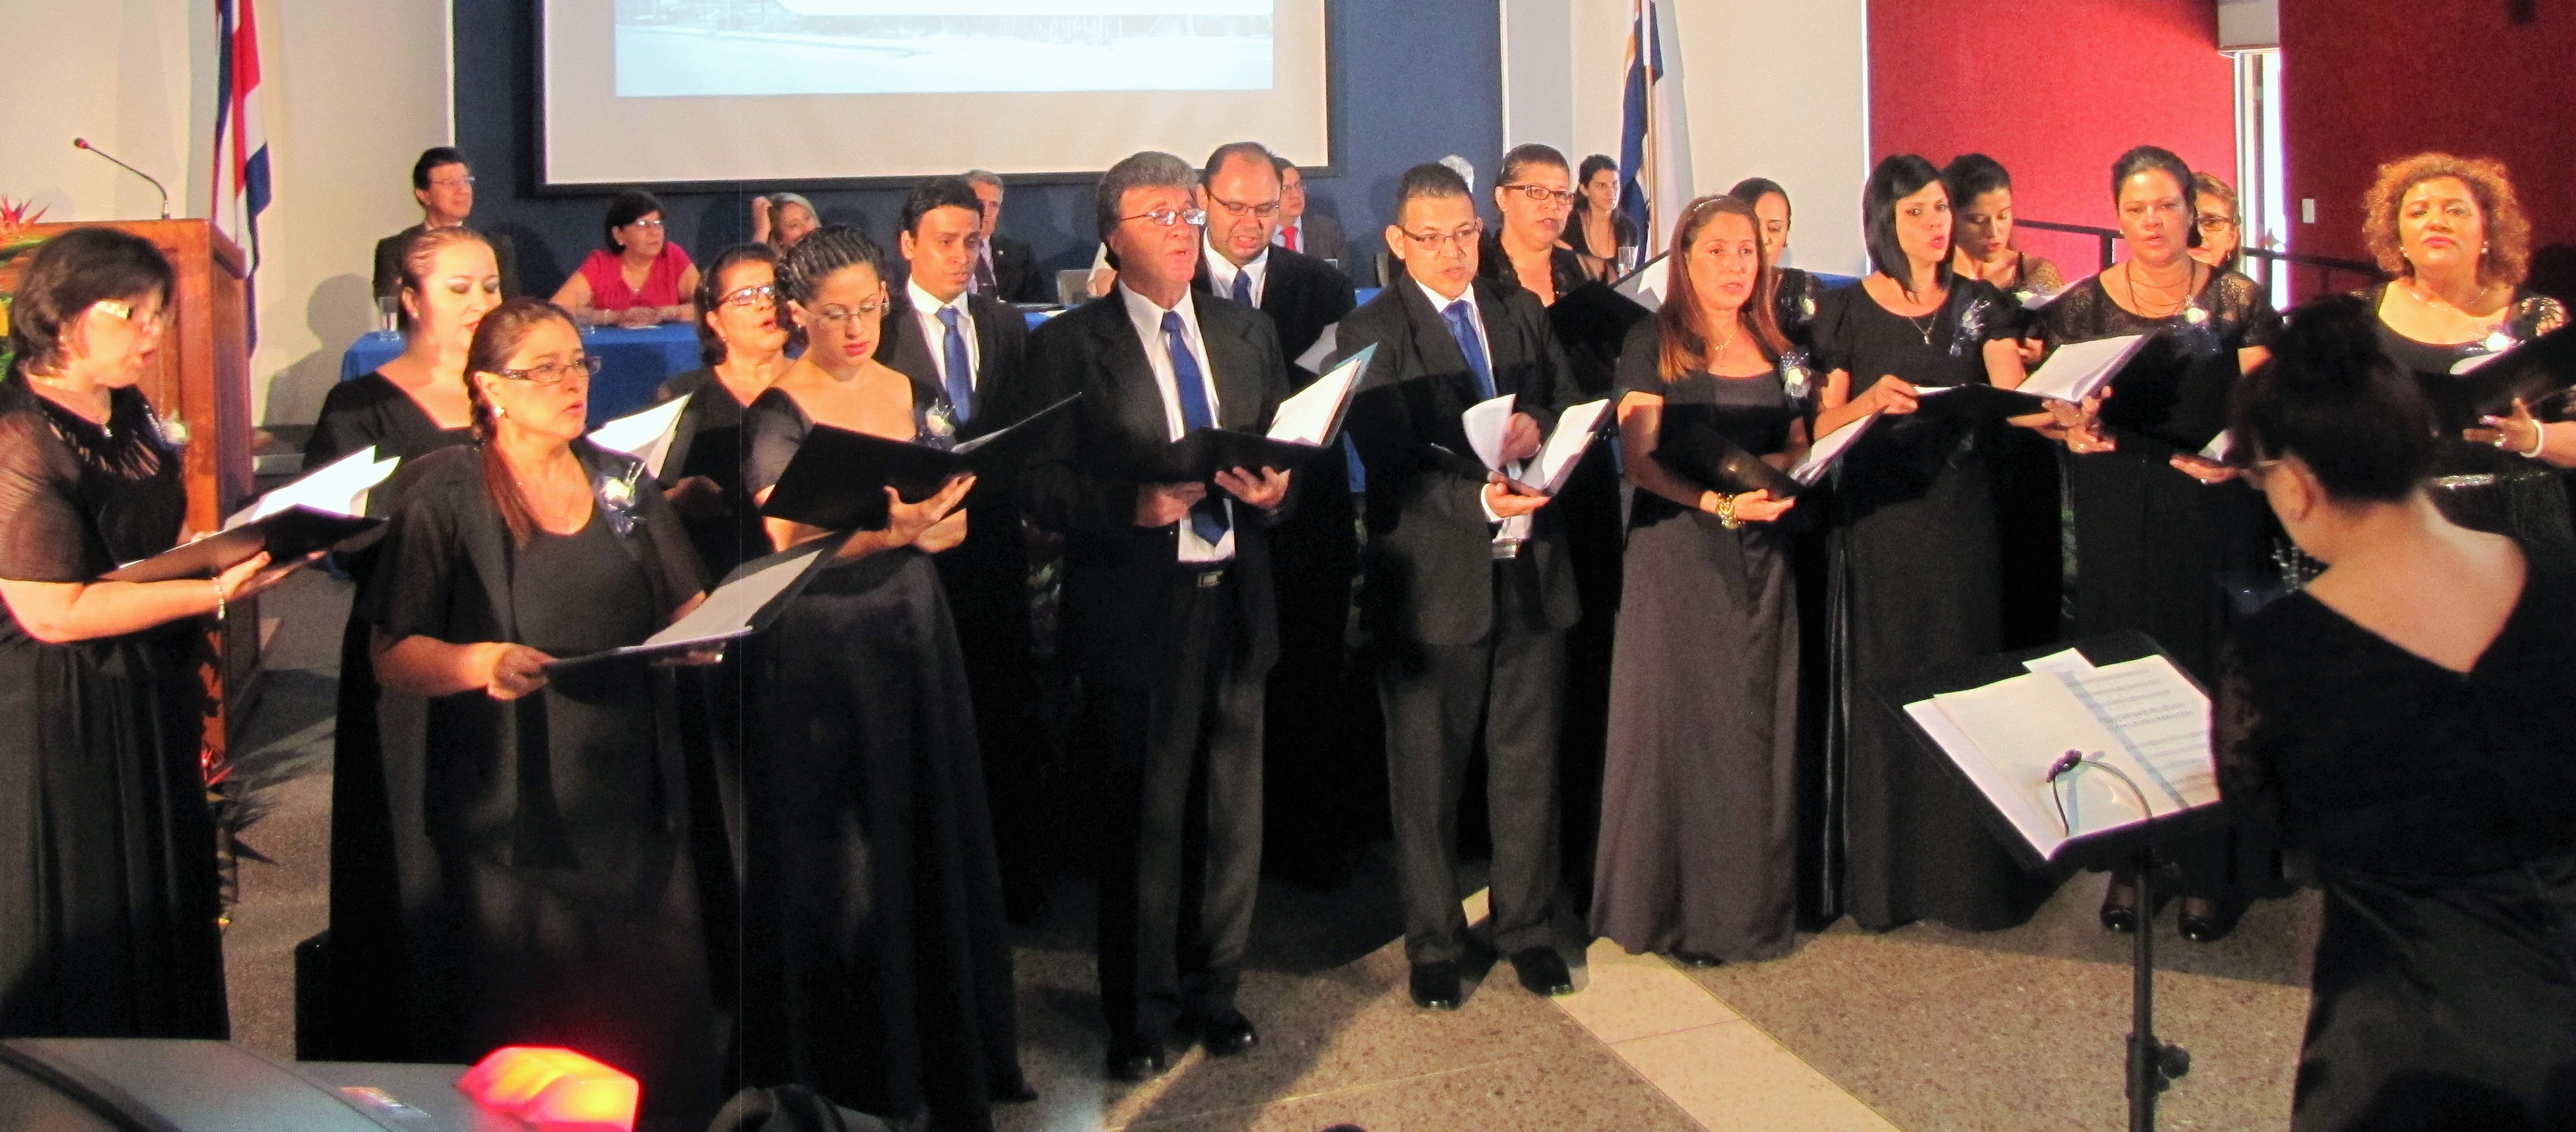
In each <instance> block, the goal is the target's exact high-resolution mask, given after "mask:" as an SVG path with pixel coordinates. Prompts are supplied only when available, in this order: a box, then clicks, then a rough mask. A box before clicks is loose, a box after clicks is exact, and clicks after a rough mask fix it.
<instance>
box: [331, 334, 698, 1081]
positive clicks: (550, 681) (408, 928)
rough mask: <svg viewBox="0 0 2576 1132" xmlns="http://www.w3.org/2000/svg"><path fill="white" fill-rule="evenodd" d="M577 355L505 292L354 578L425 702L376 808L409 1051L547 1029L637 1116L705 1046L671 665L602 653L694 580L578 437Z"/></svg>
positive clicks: (672, 603)
mask: <svg viewBox="0 0 2576 1132" xmlns="http://www.w3.org/2000/svg"><path fill="white" fill-rule="evenodd" d="M595 364H596V363H595V362H594V360H593V359H592V358H591V357H590V356H589V355H588V354H586V353H585V352H584V350H583V348H582V341H581V335H580V333H579V332H578V331H576V330H575V329H574V327H573V323H572V319H571V317H570V316H568V315H566V314H565V313H564V312H563V311H562V310H560V309H558V308H556V307H554V306H552V305H550V304H548V303H545V302H541V301H538V300H535V299H512V300H510V301H508V302H506V303H503V304H501V305H500V306H499V307H497V308H495V309H494V310H493V311H492V312H491V313H490V314H488V315H485V316H484V318H483V322H482V325H481V326H480V327H478V328H477V329H476V330H475V332H474V342H473V347H472V349H471V350H469V351H468V353H467V357H466V364H465V368H466V376H467V379H468V380H469V381H470V382H471V387H470V388H471V396H472V400H473V405H474V421H475V424H474V428H475V437H476V443H475V444H474V445H473V446H472V447H459V448H449V449H445V450H442V451H439V452H436V453H433V454H431V455H429V456H426V457H423V458H421V459H419V460H416V461H413V462H412V463H411V464H410V465H409V466H407V467H406V468H404V469H403V471H402V472H401V473H400V474H399V475H398V477H397V479H398V481H399V482H400V484H401V487H402V491H401V495H402V498H403V503H402V506H401V509H400V511H399V513H397V514H396V515H395V516H394V519H393V523H392V526H391V529H390V531H389V532H388V534H387V535H386V538H385V541H384V545H383V548H382V554H381V559H380V561H379V562H378V564H377V568H376V571H375V576H374V577H373V578H372V579H371V580H370V582H369V585H368V587H367V590H366V592H365V593H364V594H362V595H361V596H360V598H359V601H360V603H361V604H360V608H361V610H362V611H363V613H364V615H365V616H366V618H367V620H368V622H369V623H370V624H372V625H373V626H374V627H375V661H376V674H377V677H378V678H379V679H380V680H382V681H383V682H384V684H385V686H386V687H388V688H392V689H395V690H398V691H403V692H408V693H410V694H413V695H418V696H425V697H428V698H429V700H430V703H429V721H428V729H427V731H428V734H427V743H426V748H427V750H428V751H429V752H432V753H433V755H434V757H429V758H426V759H425V760H424V761H423V762H422V763H421V764H420V765H416V766H409V767H403V768H398V769H399V771H400V778H401V780H404V781H408V782H414V783H417V784H418V790H419V796H418V797H417V798H416V799H411V800H410V801H409V804H405V805H401V806H398V807H396V809H395V811H394V813H395V815H396V820H397V822H399V823H411V822H418V823H419V826H418V827H417V828H416V829H405V830H403V831H402V832H404V833H406V834H407V835H410V836H415V837H418V838H420V839H421V840H422V841H424V842H425V843H426V844H427V845H429V846H430V847H431V849H432V851H433V854H432V855H433V860H432V861H430V862H426V863H425V864H427V865H428V867H429V868H430V869H431V870H432V872H431V876H430V878H429V879H428V880H427V882H426V883H425V886H424V888H423V890H421V891H418V892H406V893H405V894H404V896H405V900H406V910H407V916H406V922H405V932H406V935H407V937H408V938H407V939H406V944H407V947H406V949H405V951H406V955H405V957H406V959H407V966H406V970H405V975H406V978H407V983H408V985H407V988H406V989H407V993H406V995H405V1001H406V1003H407V1004H408V1005H409V1007H410V1015H409V1017H408V1018H407V1019H406V1020H405V1021H406V1022H407V1024H408V1026H409V1027H410V1030H411V1038H412V1048H411V1050H410V1053H411V1056H413V1057H416V1058H421V1059H425V1060H433V1061H452V1062H463V1061H472V1060H474V1059H477V1058H479V1057H481V1056H483V1055H484V1054H485V1053H488V1052H490V1051H491V1050H492V1049H493V1048H494V1047H496V1046H502V1045H514V1044H516V1045H565V1046H570V1047H572V1048H575V1049H578V1050H581V1051H582V1052H584V1053H587V1054H590V1055H591V1056H593V1057H597V1058H599V1059H600V1060H602V1061H605V1062H607V1063H608V1064H610V1065H613V1066H616V1067H617V1068H619V1069H623V1070H625V1071H626V1072H628V1073H632V1074H634V1075H635V1076H636V1077H638V1078H640V1079H641V1080H642V1081H643V1083H644V1106H645V1108H644V1117H645V1125H644V1126H645V1127H665V1128H697V1127H701V1126H702V1125H703V1124H704V1123H705V1121H706V1120H707V1118H708V1117H709V1116H711V1115H713V1113H714V1110H715V1107H716V1104H717V1103H718V1102H719V1101H720V1100H721V1099H722V1098H721V1096H720V1090H721V1083H722V1074H723V1069H722V1066H721V1063H720V1048H719V1046H718V1041H717V1039H718V1028H717V1023H716V1013H715V1006H714V1001H715V999H714V994H713V990H712V984H713V977H712V974H711V972H710V970H709V964H708V959H707V951H706V946H705V938H706V937H705V934H704V924H703V920H702V917H701V914H700V907H701V904H700V898H701V893H700V888H699V886H700V883H701V880H702V878H703V877H707V876H711V875H720V874H721V872H722V870H708V869H700V868H698V867H697V862H696V861H695V860H694V858H693V855H692V854H691V852H690V844H691V838H690V835H689V827H688V823H689V814H690V812H691V807H690V804H689V793H688V783H687V776H686V774H685V772H684V770H683V767H684V765H685V764H684V761H683V755H682V752H681V750H680V745H679V739H678V735H677V729H676V727H674V726H673V715H674V713H673V710H672V705H673V702H674V701H673V695H672V692H671V684H670V682H669V680H668V679H667V676H668V673H667V672H663V671H659V670H655V669H650V668H647V667H645V666H644V665H643V664H642V662H640V661H631V660H629V661H607V662H600V663H594V664H590V665H587V666H584V667H581V668H574V669H566V670H563V671H560V672H557V673H555V674H553V675H552V676H549V675H548V673H547V671H546V669H545V667H544V666H545V664H546V662H547V661H549V660H551V659H553V658H554V657H556V656H571V655H577V654H584V653H591V652H597V651H601V650H605V649H611V648H617V647H620V646H624V645H632V644H636V643H639V642H641V641H643V640H644V639H645V638H646V637H648V636H651V635H652V634H653V633H654V632H655V631H657V630H659V629H661V628H662V627H663V626H664V625H666V624H668V623H670V621H671V620H672V619H674V618H675V617H677V616H679V615H680V614H681V613H684V612H686V611H687V610H688V609H689V608H691V607H692V606H694V605H695V604H696V603H697V602H698V600H699V599H700V596H701V594H700V584H699V579H698V563H697V556H696V555H695V554H693V553H692V552H691V550H690V547H689V541H688V536H687V534H686V533H685V532H683V531H682V530H681V528H680V524H679V520H678V518H677V517H676V516H674V515H673V514H672V513H671V510H670V507H669V505H668V504H666V503H664V502H663V499H662V494H661V492H659V491H657V490H655V489H654V484H653V479H652V476H651V475H650V473H648V472H647V471H646V470H645V469H644V467H643V465H642V464H641V462H639V461H637V460H635V459H633V458H632V457H629V456H626V455H623V454H621V453H616V452H610V451H607V450H605V449H602V448H599V447H597V446H596V445H593V444H591V443H590V442H589V441H587V440H585V439H583V433H584V432H585V431H586V429H587V427H588V424H587V420H586V419H585V417H584V413H583V410H584V409H585V408H586V402H587V400H588V396H589V387H590V376H591V373H592V370H593V368H594V366H595Z"/></svg>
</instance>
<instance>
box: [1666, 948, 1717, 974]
mask: <svg viewBox="0 0 2576 1132" xmlns="http://www.w3.org/2000/svg"><path fill="white" fill-rule="evenodd" d="M1673 962H1675V963H1679V964H1681V965H1682V966H1684V967H1688V968H1690V969H1692V970H1694V971H1705V970H1707V969H1709V968H1711V967H1716V966H1721V965H1723V964H1724V963H1725V962H1726V960H1723V959H1720V958H1718V957H1717V956H1714V955H1711V954H1709V953H1707V952H1705V951H1676V952H1673Z"/></svg>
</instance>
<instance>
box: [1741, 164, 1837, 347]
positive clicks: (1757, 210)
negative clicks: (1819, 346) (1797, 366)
mask: <svg viewBox="0 0 2576 1132" xmlns="http://www.w3.org/2000/svg"><path fill="white" fill-rule="evenodd" d="M1726 195H1728V196H1731V197H1734V198H1735V199H1737V200H1740V201H1743V202H1744V203H1746V204H1749V205H1752V206H1753V212H1754V215H1756V216H1759V217H1761V218H1762V259H1763V262H1765V263H1768V264H1770V265H1771V277H1772V283H1771V306H1772V315H1771V317H1772V319H1773V320H1774V321H1776V322H1778V323H1779V324H1780V333H1781V334H1782V335H1785V336H1786V337H1787V338H1788V339H1789V342H1790V344H1792V345H1796V346H1812V345H1814V339H1813V337H1812V336H1811V335H1809V334H1808V332H1807V324H1808V323H1810V322H1813V321H1815V318H1816V303H1817V302H1818V301H1819V300H1821V299H1823V298H1824V295H1825V286H1824V283H1823V282H1822V281H1821V280H1819V279H1817V278H1816V277H1815V276H1814V275H1811V274H1809V273H1807V272H1804V271H1800V270H1798V269H1797V268H1794V267H1788V266H1784V265H1785V264H1787V263H1788V262H1789V223H1790V221H1791V220H1792V219H1793V215H1792V213H1791V212H1790V210H1789V190H1787V189H1784V188H1781V187H1780V183H1779V182H1777V181H1774V180H1772V179H1770V178H1768V177H1747V178H1745V179H1743V180H1741V181H1738V182H1736V183H1735V187H1734V188H1731V189H1728V190H1726Z"/></svg>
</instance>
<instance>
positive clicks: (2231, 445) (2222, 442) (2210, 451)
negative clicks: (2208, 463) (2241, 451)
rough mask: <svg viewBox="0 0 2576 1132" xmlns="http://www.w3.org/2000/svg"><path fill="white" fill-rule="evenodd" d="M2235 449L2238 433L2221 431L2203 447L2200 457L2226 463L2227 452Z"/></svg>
mask: <svg viewBox="0 0 2576 1132" xmlns="http://www.w3.org/2000/svg"><path fill="white" fill-rule="evenodd" d="M2235 450H2236V434H2235V433H2233V432H2226V431H2221V432H2220V433H2219V434H2218V435H2216V436H2213V437H2210V438H2209V443H2208V444H2207V445H2206V446H2204V447H2203V448H2201V450H2200V458H2201V459H2203V460H2215V461H2217V462H2219V463H2222V464H2224V463H2226V462H2227V454H2228V453H2230V452H2233V451H2235Z"/></svg>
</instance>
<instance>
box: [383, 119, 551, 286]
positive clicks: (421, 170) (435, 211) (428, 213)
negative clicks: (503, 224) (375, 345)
mask: <svg viewBox="0 0 2576 1132" xmlns="http://www.w3.org/2000/svg"><path fill="white" fill-rule="evenodd" d="M411 196H412V199H413V200H416V201H419V202H420V214H421V219H420V223H418V224H414V225H412V226H411V227H409V228H405V229H403V230H402V231H400V232H396V233H394V234H393V235H390V236H387V237H385V238H384V239H381V240H378V241H376V268H375V280H374V284H373V286H374V291H375V296H376V297H377V298H379V299H390V298H393V297H394V296H395V294H396V293H397V292H399V291H401V290H402V254H403V246H404V245H405V244H407V243H409V242H410V241H411V237H412V234H413V233H415V232H419V231H422V230H425V229H429V228H450V227H457V226H460V225H463V224H464V223H465V218H466V217H468V216H470V215H473V213H474V167H473V166H471V165H468V164H466V163H465V153H464V151H462V150H459V149H457V148H455V147H453V146H444V145H441V146H432V147H430V148H429V149H426V150H423V151H421V155H420V160H418V161H415V162H412V165H411ZM483 241H484V242H485V243H488V244H490V245H492V258H493V260H494V261H495V262H497V263H498V264H499V265H500V267H501V296H502V297H503V298H517V297H519V296H520V295H524V294H526V293H527V292H525V291H522V290H520V289H519V253H518V249H517V248H515V247H513V246H512V245H511V243H510V238H509V237H508V236H504V235H502V234H500V233H498V232H485V233H483Z"/></svg>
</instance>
